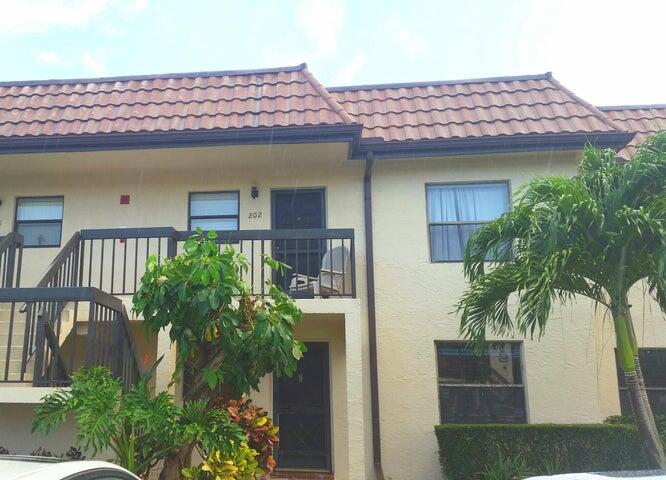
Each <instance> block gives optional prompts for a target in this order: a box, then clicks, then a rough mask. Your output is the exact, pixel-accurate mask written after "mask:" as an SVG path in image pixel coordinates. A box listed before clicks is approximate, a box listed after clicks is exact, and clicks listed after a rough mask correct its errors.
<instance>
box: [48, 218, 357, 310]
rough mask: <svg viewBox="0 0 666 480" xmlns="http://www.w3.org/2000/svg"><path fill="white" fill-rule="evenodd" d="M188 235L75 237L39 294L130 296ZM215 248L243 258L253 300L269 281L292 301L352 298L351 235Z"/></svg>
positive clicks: (152, 232) (246, 235)
mask: <svg viewBox="0 0 666 480" xmlns="http://www.w3.org/2000/svg"><path fill="white" fill-rule="evenodd" d="M193 233H194V232H187V231H177V230H175V229H173V228H171V227H157V228H116V229H94V230H81V231H80V232H77V233H76V234H74V235H73V236H72V238H71V239H70V240H69V241H68V242H67V244H65V246H64V247H63V248H62V249H61V251H60V253H59V254H58V256H57V257H56V259H55V260H54V262H53V263H52V265H51V267H50V268H49V270H48V271H47V273H46V274H45V275H44V277H43V278H42V280H41V281H40V283H39V284H38V285H37V286H39V287H47V288H48V287H95V288H98V289H99V290H102V291H105V292H108V293H110V294H111V295H119V296H122V295H133V294H134V293H135V292H136V291H137V289H138V288H139V285H140V283H141V276H142V275H143V273H144V271H145V263H146V260H147V259H148V257H149V256H151V255H155V256H156V257H157V258H158V261H163V260H164V259H165V258H171V257H173V256H175V255H177V253H178V252H179V251H180V250H181V249H182V246H183V243H184V241H185V240H186V239H187V238H189V237H190V236H191V235H192V234H193ZM216 242H217V243H218V244H219V245H220V246H221V247H222V246H224V245H232V246H233V247H234V249H235V250H236V251H237V252H240V253H242V254H244V255H245V256H246V258H247V260H248V263H249V268H248V270H247V271H246V272H245V273H244V279H245V281H246V282H247V284H248V285H249V286H250V287H251V290H252V293H253V294H254V295H257V296H265V295H267V294H268V289H267V287H266V281H267V280H269V279H270V280H272V281H273V282H274V283H276V284H278V285H279V286H280V287H281V288H282V289H283V290H284V291H285V292H287V293H289V294H290V295H292V296H293V297H295V298H336V297H337V298H340V297H342V298H344V297H347V298H355V297H356V278H355V277H356V275H355V273H356V272H355V245H354V230H353V229H323V230H301V229H294V230H287V229H284V230H238V231H219V232H217V239H216ZM264 255H270V256H272V257H273V258H275V259H276V260H280V261H281V262H283V263H286V264H287V265H289V267H290V269H289V270H288V271H287V272H286V273H284V274H280V273H278V272H273V271H271V269H270V268H269V267H268V266H266V265H264V264H263V261H262V259H263V256H264Z"/></svg>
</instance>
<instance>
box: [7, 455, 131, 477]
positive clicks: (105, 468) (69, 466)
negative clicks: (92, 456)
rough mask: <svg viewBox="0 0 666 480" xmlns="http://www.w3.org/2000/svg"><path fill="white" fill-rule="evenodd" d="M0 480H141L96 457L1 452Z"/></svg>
mask: <svg viewBox="0 0 666 480" xmlns="http://www.w3.org/2000/svg"><path fill="white" fill-rule="evenodd" d="M0 480H140V479H139V477H137V476H136V475H134V474H132V473H130V472H128V471H127V470H125V469H124V468H121V467H119V466H118V465H114V464H112V463H108V462H98V461H96V460H74V461H72V460H61V459H58V458H48V457H27V456H20V455H0Z"/></svg>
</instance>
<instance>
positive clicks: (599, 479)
mask: <svg viewBox="0 0 666 480" xmlns="http://www.w3.org/2000/svg"><path fill="white" fill-rule="evenodd" d="M618 478H631V479H633V480H666V475H652V476H648V477H645V476H640V477H639V476H636V475H626V476H617V475H615V476H608V475H602V474H596V473H566V474H563V475H549V476H545V477H530V478H526V479H525V480H615V479H618Z"/></svg>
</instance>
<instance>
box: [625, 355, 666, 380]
mask: <svg viewBox="0 0 666 480" xmlns="http://www.w3.org/2000/svg"><path fill="white" fill-rule="evenodd" d="M615 358H616V361H615V364H616V366H617V380H618V384H619V386H620V387H624V386H625V383H624V373H622V369H621V368H620V361H619V359H618V358H617V351H616V357H615ZM638 358H639V359H640V362H641V369H642V370H643V378H644V379H645V386H646V387H647V388H650V387H653V388H654V387H666V348H639V349H638Z"/></svg>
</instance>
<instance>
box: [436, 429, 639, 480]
mask: <svg viewBox="0 0 666 480" xmlns="http://www.w3.org/2000/svg"><path fill="white" fill-rule="evenodd" d="M435 433H436V435H437V441H438V444H439V459H440V465H441V468H442V473H443V475H444V476H445V477H446V478H448V479H450V480H471V479H484V478H501V477H490V476H488V474H489V473H492V472H495V471H496V470H498V469H499V466H498V463H499V462H498V458H501V459H502V463H503V464H509V465H508V466H507V465H505V466H506V467H507V469H508V468H509V467H511V466H516V465H518V466H522V465H523V464H524V467H525V468H524V470H525V471H526V472H527V471H528V472H530V473H533V474H535V475H545V474H553V473H566V472H574V471H582V472H590V471H604V470H605V471H608V470H632V469H640V468H645V467H646V466H647V462H646V460H645V457H644V455H643V452H642V450H641V445H640V442H639V439H638V435H637V433H636V430H635V428H634V427H633V426H632V425H628V424H623V423H621V422H616V423H613V424H610V423H609V424H581V425H553V424H542V425H539V424H533V425H493V424H490V425H463V424H447V425H438V426H437V427H435ZM558 470H559V471H558ZM506 478H511V477H506Z"/></svg>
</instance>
